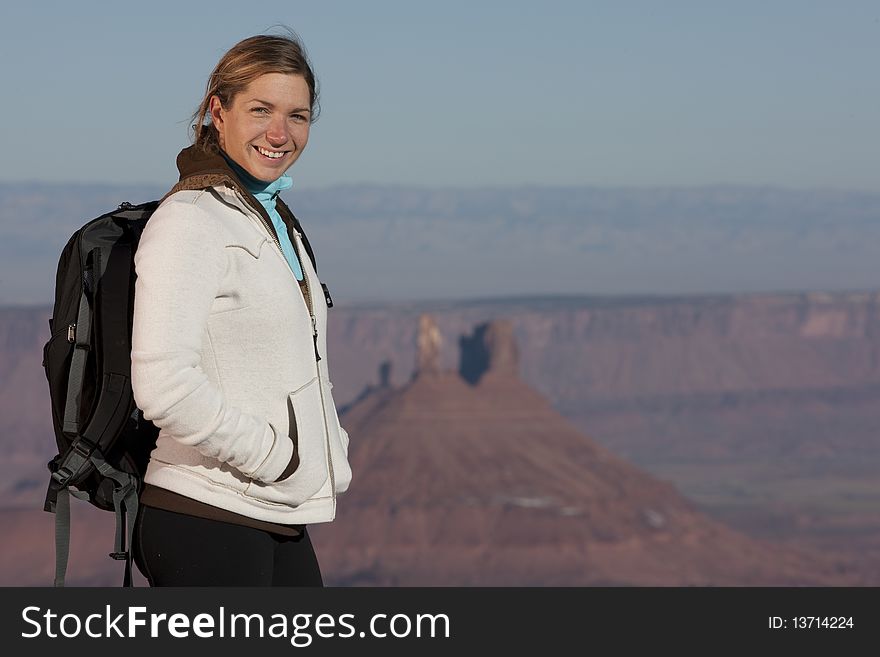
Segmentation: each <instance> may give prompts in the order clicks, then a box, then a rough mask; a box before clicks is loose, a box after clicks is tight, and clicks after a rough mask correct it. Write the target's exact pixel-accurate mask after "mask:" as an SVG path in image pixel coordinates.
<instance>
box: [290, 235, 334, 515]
mask: <svg viewBox="0 0 880 657" xmlns="http://www.w3.org/2000/svg"><path fill="white" fill-rule="evenodd" d="M300 244H301V242H300V234H299V231H297V230H296V229H294V231H293V250H294V251H295V252H296V257H297V258H299V259H300V263H302V262H303V260H302V257H301V256H300V252H301V250H300V248H299V246H300ZM303 278H304V279H305V281H306V296H307V297H308V307H309V315H310V316H311V318H312V340H313V341H314V344H315V367H316V368H317V373H318V392H319V393H320V395H321V415H322V416H323V417H324V437H325V439H326V440H325V445H326V447H327V465H328V466H329V467H330V495H331V497H332V498H333V500H334V501H335V500H336V479H335V477H334V476H333V457H332V456H331V455H330V423H329V422H328V420H327V402H326V400H325V399H324V384H323V383H322V382H321V366H320V365H319V363H318V361H320V360H321V356H320V355H319V354H318V320H317V319H316V318H315V313H314V310H313V308H312V286H311V285H310V284H309V275H308V274H307V273H306V268H305V266H303Z"/></svg>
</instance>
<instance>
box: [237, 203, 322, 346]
mask: <svg viewBox="0 0 880 657" xmlns="http://www.w3.org/2000/svg"><path fill="white" fill-rule="evenodd" d="M235 192H236V195H237V196H238V198H239V200H240V201H241V202H242V203H244V205H245V206H246V207H250V203H248V202H247V201H246V200H245V199H244V198H243V197H242V196H241V194H240V193H239V192H238V190H235ZM256 215H257V218H258V219H259V220H260V223H261V224H262V225H263V228H265V229H266V231H267V232H268V233H269V235H270V236H271V237H272V241H273V242H275V246H277V247H278V252H279V253H280V254H281V257H282V258H284V249H282V248H281V241H280V240H279V239H278V236H277V235H276V234H275V231H274V230H273V229H272V228H271V227H270V226H269V223H268V222H267V221H266V218H265V217H264V216H263V214H262V213H261V212H257V213H256ZM297 235H299V233H297ZM293 249H294V251H295V252H296V257H297V258H299V262H300V267H302V262H303V260H302V257H301V256H300V253H299V249H298V248H296V245H293ZM285 262H286V259H285ZM291 273H292V272H291ZM294 278H296V276H294ZM303 279H304V280H305V282H306V290H305V297H306V298H305V301H306V308H307V309H308V311H309V318H310V319H311V320H312V344H313V345H314V348H315V359H316V360H321V354H319V353H318V320H317V318H316V317H315V311H314V307H313V306H312V288H311V286H310V285H309V277H308V276H306V272H305V269H303ZM297 285H299V281H297Z"/></svg>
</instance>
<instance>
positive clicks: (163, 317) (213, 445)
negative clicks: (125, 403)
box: [131, 199, 294, 482]
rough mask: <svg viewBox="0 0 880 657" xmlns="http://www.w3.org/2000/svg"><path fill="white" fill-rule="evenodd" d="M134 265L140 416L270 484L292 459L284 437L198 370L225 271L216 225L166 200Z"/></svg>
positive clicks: (134, 380) (134, 356)
mask: <svg viewBox="0 0 880 657" xmlns="http://www.w3.org/2000/svg"><path fill="white" fill-rule="evenodd" d="M134 263H135V270H136V272H137V281H136V284H135V299H134V324H133V327H132V338H131V342H132V351H131V384H132V390H133V392H134V398H135V401H136V402H137V405H138V407H139V408H140V409H141V410H142V411H143V413H144V417H145V418H146V419H148V420H151V421H152V422H153V423H154V424H155V425H156V426H158V427H159V428H161V429H162V430H163V431H164V432H165V433H167V434H169V435H170V436H172V437H174V438H175V439H177V440H179V441H180V442H181V443H183V444H185V445H191V446H192V447H195V448H196V449H197V450H198V451H199V452H201V453H202V454H204V455H205V456H208V457H211V458H214V459H218V460H220V461H224V462H226V463H229V464H230V465H231V466H233V467H234V468H236V469H238V470H239V471H241V472H242V473H244V474H245V475H246V476H248V477H251V478H253V479H257V480H259V481H264V482H271V481H275V480H276V479H277V478H278V477H279V476H280V475H281V474H282V473H283V472H284V471H285V468H287V466H288V465H289V464H290V463H291V461H292V458H293V457H294V454H293V441H292V439H291V438H290V437H289V436H288V435H287V431H285V430H278V429H277V428H276V427H274V426H272V425H271V424H270V423H269V422H268V420H266V419H265V418H261V417H256V416H254V415H249V414H247V413H244V412H242V411H240V410H239V409H237V408H235V407H233V406H231V405H230V404H229V403H228V402H227V401H226V399H224V396H223V393H222V392H221V390H220V389H219V388H218V387H217V386H216V385H215V384H213V383H212V382H211V381H209V380H208V377H207V376H206V374H205V372H204V371H203V370H202V368H201V356H200V354H201V346H202V338H203V335H204V332H205V327H206V325H207V321H208V316H209V314H210V312H211V306H212V304H213V302H214V298H215V296H216V295H217V292H218V290H219V287H220V282H221V280H222V278H223V276H224V274H225V272H226V253H225V248H224V244H223V243H222V241H221V238H220V237H219V235H218V230H217V224H216V222H214V221H212V219H211V216H210V215H209V214H208V213H207V212H205V211H204V210H203V209H201V208H199V207H197V206H195V205H193V204H192V203H188V202H183V201H175V200H173V199H171V200H169V201H168V202H166V203H165V204H163V205H162V206H161V207H160V208H159V209H158V210H156V212H155V213H154V214H153V216H152V217H151V218H150V220H149V222H148V223H147V226H146V228H145V229H144V232H143V235H142V236H141V240H140V244H139V246H138V249H137V251H136V252H135V257H134Z"/></svg>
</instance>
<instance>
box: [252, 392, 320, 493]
mask: <svg viewBox="0 0 880 657" xmlns="http://www.w3.org/2000/svg"><path fill="white" fill-rule="evenodd" d="M319 386H320V383H319V381H318V377H314V378H313V379H312V380H311V381H309V382H308V383H306V384H305V385H304V386H302V387H300V388H298V389H297V390H295V391H293V392H291V393H290V394H289V395H288V396H287V412H288V416H289V418H290V429H289V432H288V435H290V437H291V439H293V440H294V448H295V449H296V450H297V453H298V454H299V466H298V467H297V468H296V470H295V471H294V472H293V474H292V475H290V476H289V477H288V478H287V479H282V480H281V481H276V482H271V483H264V482H260V481H252V482H251V483H250V485H249V486H248V487H247V490H246V491H245V493H244V494H245V495H247V496H249V497H253V498H255V499H258V500H261V501H263V502H270V503H273V504H281V505H284V506H299V505H300V504H302V503H303V502H305V501H306V500H308V499H309V498H310V497H312V496H313V495H314V494H315V493H317V492H318V491H319V490H320V489H321V487H322V486H323V485H324V483H325V482H326V481H327V479H328V478H329V476H330V471H329V469H328V465H327V451H326V450H327V435H326V430H325V427H324V418H323V410H322V407H321V390H320V387H319Z"/></svg>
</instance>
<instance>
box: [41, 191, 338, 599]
mask: <svg viewBox="0 0 880 657" xmlns="http://www.w3.org/2000/svg"><path fill="white" fill-rule="evenodd" d="M158 206H159V201H150V202H148V203H142V204H140V205H132V204H131V203H127V202H126V203H122V204H121V205H120V206H119V207H118V208H117V209H116V210H114V211H112V212H108V213H107V214H104V215H101V216H100V217H98V218H97V219H93V220H92V221H89V222H88V223H86V224H85V225H84V226H83V227H82V228H80V229H79V230H77V231H76V232H75V233H74V234H73V236H72V237H71V238H70V240H68V242H67V244H66V245H65V247H64V249H63V250H62V252H61V257H60V259H59V261H58V273H57V275H56V279H55V305H54V308H53V312H52V318H51V319H50V320H49V333H50V336H51V337H50V338H49V341H48V342H47V343H46V344H45V346H44V347H43V367H44V368H45V370H46V378H47V379H48V381H49V396H50V399H51V405H52V421H53V424H54V428H55V442H56V443H57V446H58V454H57V456H55V458H53V459H52V460H51V461H49V464H48V465H49V471H50V472H51V476H50V479H49V488H48V491H47V493H46V502H45V505H44V507H43V508H44V510H45V511H49V512H51V513H55V586H64V576H65V573H66V571H67V559H68V554H69V550H70V497H69V496H70V495H73V496H74V497H78V498H80V499H84V500H87V501H88V502H89V503H90V504H92V505H93V506H95V507H97V508H99V509H103V510H105V511H114V512H115V513H116V542H115V547H114V550H113V552H111V553H110V556H111V557H112V558H113V559H119V560H124V561H125V575H124V578H123V586H131V584H132V580H131V560H132V555H131V543H132V535H133V532H134V521H135V517H136V515H137V509H138V495H139V493H140V491H141V489H142V485H143V476H144V473H145V472H146V468H147V463H148V462H149V458H150V452H151V451H152V450H153V448H154V447H155V446H156V437H157V435H158V433H159V430H158V428H157V427H156V426H155V425H154V424H153V423H152V422H150V421H148V420H145V419H144V417H143V413H142V412H141V410H140V409H139V408H137V405H136V404H135V401H134V396H133V394H132V390H131V329H132V318H133V313H134V283H135V278H136V274H135V270H134V253H135V251H136V249H137V246H138V242H139V240H140V236H141V233H142V232H143V230H144V227H145V226H146V224H147V221H148V220H149V218H150V216H151V215H152V214H153V212H154V211H155V210H156V208H157V207H158ZM292 218H293V223H294V225H295V226H296V228H297V230H299V232H300V233H301V234H302V239H303V245H304V246H305V248H306V251H307V252H308V255H309V258H310V259H311V261H312V264H313V265H314V264H315V256H314V254H313V252H312V249H311V245H309V243H308V240H307V239H306V237H305V234H304V233H303V231H302V228H301V226H300V225H299V222H298V221H297V220H296V218H295V217H292ZM322 287H323V291H324V295H325V299H326V301H327V305H328V306H332V305H333V302H332V300H331V298H330V294H329V291H328V290H327V287H326V285H323V284H322Z"/></svg>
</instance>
